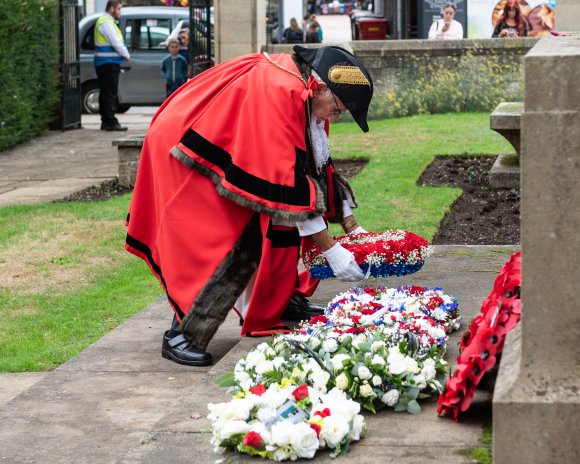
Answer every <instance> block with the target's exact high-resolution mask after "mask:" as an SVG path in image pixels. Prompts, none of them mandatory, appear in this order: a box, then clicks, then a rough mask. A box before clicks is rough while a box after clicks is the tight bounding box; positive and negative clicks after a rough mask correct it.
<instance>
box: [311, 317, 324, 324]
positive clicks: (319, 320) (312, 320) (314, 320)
mask: <svg viewBox="0 0 580 464" xmlns="http://www.w3.org/2000/svg"><path fill="white" fill-rule="evenodd" d="M327 321H328V318H327V317H326V316H313V317H311V318H310V325H314V324H316V323H317V322H322V323H324V324H325V323H326V322H327Z"/></svg>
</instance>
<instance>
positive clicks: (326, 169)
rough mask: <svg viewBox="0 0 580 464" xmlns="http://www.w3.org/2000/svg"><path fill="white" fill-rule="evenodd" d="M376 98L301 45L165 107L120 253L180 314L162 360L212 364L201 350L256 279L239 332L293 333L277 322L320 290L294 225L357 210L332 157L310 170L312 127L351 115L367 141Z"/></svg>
mask: <svg viewBox="0 0 580 464" xmlns="http://www.w3.org/2000/svg"><path fill="white" fill-rule="evenodd" d="M333 66H334V68H333ZM331 68H332V69H331ZM312 69H316V70H317V71H319V72H320V76H319V80H318V81H317V80H316V79H314V78H313V77H312V75H310V70H312ZM333 76H334V77H333ZM322 90H325V92H324V98H323V95H322V94H323V92H322ZM330 91H332V93H330ZM331 97H332V99H333V100H332V101H331V99H330V98H331ZM371 97H372V80H371V78H370V76H369V75H368V73H367V71H366V70H365V69H364V67H363V66H362V65H361V64H360V62H358V60H356V58H355V57H354V56H352V55H351V54H350V53H348V52H347V51H346V50H343V49H341V48H338V47H322V48H319V49H306V48H302V47H298V46H297V47H295V54H294V55H288V54H279V55H271V56H270V55H267V54H253V55H247V56H243V57H240V58H237V59H233V60H231V61H228V62H226V63H223V64H221V65H218V66H216V67H214V68H211V69H210V70H208V71H206V72H204V73H202V74H200V75H199V76H197V77H196V78H194V79H192V80H191V81H189V82H188V83H187V84H185V85H184V86H182V87H181V88H180V89H179V90H178V91H177V92H175V93H174V94H172V96H171V97H170V98H169V99H168V100H167V101H166V102H165V103H164V104H163V106H161V108H160V109H159V110H158V111H157V113H156V114H155V116H154V118H153V120H152V122H151V125H150V128H149V130H148V132H147V135H146V137H145V140H144V144H143V149H142V152H141V158H140V162H139V168H138V174H137V180H136V184H135V189H134V193H133V197H132V201H131V205H130V208H129V215H128V219H127V225H128V233H127V240H126V249H127V250H128V251H130V252H131V253H133V254H135V255H137V256H138V257H140V258H142V259H143V260H144V261H145V262H146V263H147V264H148V266H149V268H150V269H151V271H152V273H153V274H154V275H155V276H156V277H157V279H158V280H159V282H160V283H161V285H162V287H163V289H164V290H165V292H166V294H167V297H168V300H169V302H170V304H171V306H172V308H173V310H174V312H175V321H176V322H177V324H178V327H177V326H176V327H173V331H168V332H166V334H165V338H164V341H163V348H162V354H163V355H164V356H165V357H168V358H170V359H173V360H174V361H176V362H180V363H182V364H189V365H205V364H210V363H211V355H209V353H206V352H205V351H204V350H205V348H206V347H207V345H208V344H209V342H210V340H211V338H212V337H213V335H214V333H215V332H216V330H217V328H218V327H219V325H220V324H221V323H222V322H223V321H224V319H225V318H226V316H227V313H228V312H229V311H230V310H231V309H232V307H233V306H234V303H235V302H236V299H237V298H238V297H239V296H240V294H241V293H242V292H243V291H244V289H246V287H247V286H248V283H249V282H250V280H252V291H251V296H250V297H249V308H248V310H247V312H246V314H245V317H244V323H243V326H242V335H252V334H260V333H271V332H272V331H276V330H285V327H284V326H283V325H282V323H281V320H280V317H281V314H282V312H283V311H284V309H285V307H286V305H287V304H288V301H289V299H290V297H291V295H292V294H293V292H294V291H295V290H296V289H297V287H300V288H301V290H302V293H303V294H307V295H308V294H310V293H311V292H312V291H313V289H314V288H315V286H316V282H313V281H312V280H311V279H309V278H308V277H307V276H305V275H303V276H301V278H300V279H299V278H298V275H297V265H298V259H299V250H300V244H301V237H300V233H299V231H298V229H297V227H296V223H297V222H300V221H309V220H312V219H313V218H321V217H325V219H326V220H336V221H339V222H340V221H343V220H344V214H343V209H342V204H343V202H344V201H345V198H346V197H347V196H348V197H349V198H351V199H352V201H354V195H352V192H351V191H350V189H349V187H348V184H347V183H346V181H345V180H344V179H342V178H341V177H340V176H338V175H337V174H336V173H335V172H334V169H333V166H332V161H331V160H330V159H329V160H328V162H327V163H326V164H325V165H324V166H322V167H320V166H316V163H315V160H314V159H313V154H312V146H311V142H310V140H311V136H310V133H309V126H310V124H309V121H310V118H311V116H312V114H316V117H317V118H319V119H325V120H333V119H336V118H337V117H339V116H340V113H341V112H344V111H346V110H349V111H350V112H351V114H352V115H353V117H354V119H355V120H356V121H357V123H358V124H359V125H360V126H361V128H363V130H365V131H367V130H368V126H367V124H366V115H367V111H368V104H369V102H370V99H371ZM313 112H314V113H313ZM345 192H346V193H345ZM353 206H356V205H353ZM351 224H352V220H351ZM325 233H326V234H327V232H325ZM318 235H320V234H318ZM318 235H316V236H313V237H317V236H318ZM307 239H308V238H307ZM178 333H179V334H180V335H179V336H178ZM188 352H189V355H188ZM191 353H193V354H191ZM182 355H183V356H182Z"/></svg>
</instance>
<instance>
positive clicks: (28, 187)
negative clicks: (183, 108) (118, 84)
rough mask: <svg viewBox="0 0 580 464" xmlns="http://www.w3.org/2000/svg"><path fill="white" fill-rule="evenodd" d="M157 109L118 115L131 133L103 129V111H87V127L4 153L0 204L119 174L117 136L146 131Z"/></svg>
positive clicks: (33, 199)
mask: <svg viewBox="0 0 580 464" xmlns="http://www.w3.org/2000/svg"><path fill="white" fill-rule="evenodd" d="M156 109H157V108H154V107H142V108H139V107H135V108H131V109H130V110H129V111H128V112H127V113H125V114H121V115H118V117H119V120H120V122H121V124H123V125H125V126H127V127H128V128H129V130H128V132H104V131H101V130H100V127H101V122H100V117H99V115H83V117H82V125H83V128H82V129H74V130H68V131H64V132H62V131H50V132H47V133H45V134H43V135H42V136H40V137H36V138H35V139H33V140H31V141H28V142H25V143H22V144H20V145H17V146H16V147H14V148H12V149H10V150H7V151H4V152H0V207H2V206H8V205H13V204H29V203H43V202H47V201H53V200H58V199H60V198H64V197H66V196H68V195H70V194H72V193H74V192H77V191H79V190H82V189H84V188H86V187H90V186H91V185H95V184H99V183H101V182H103V181H104V180H107V179H113V178H115V177H116V176H117V167H118V162H117V160H118V157H117V148H116V147H113V145H112V141H113V140H115V139H117V138H120V137H125V136H127V135H136V134H145V132H147V128H148V127H149V122H150V121H151V118H152V117H153V114H154V112H155V111H156Z"/></svg>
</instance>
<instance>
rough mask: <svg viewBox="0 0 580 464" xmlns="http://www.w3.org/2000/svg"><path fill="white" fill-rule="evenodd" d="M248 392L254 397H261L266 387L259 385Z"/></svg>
mask: <svg viewBox="0 0 580 464" xmlns="http://www.w3.org/2000/svg"><path fill="white" fill-rule="evenodd" d="M250 392H251V393H253V394H254V395H258V396H262V395H263V394H264V393H266V387H265V386H264V384H263V383H261V384H259V385H256V386H254V387H252V388H250Z"/></svg>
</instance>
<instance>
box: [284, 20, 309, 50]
mask: <svg viewBox="0 0 580 464" xmlns="http://www.w3.org/2000/svg"><path fill="white" fill-rule="evenodd" d="M303 38H304V33H303V32H302V29H300V28H299V27H298V21H296V18H292V19H291V20H290V27H287V28H286V29H284V32H283V33H282V43H285V44H298V43H302V42H303Z"/></svg>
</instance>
